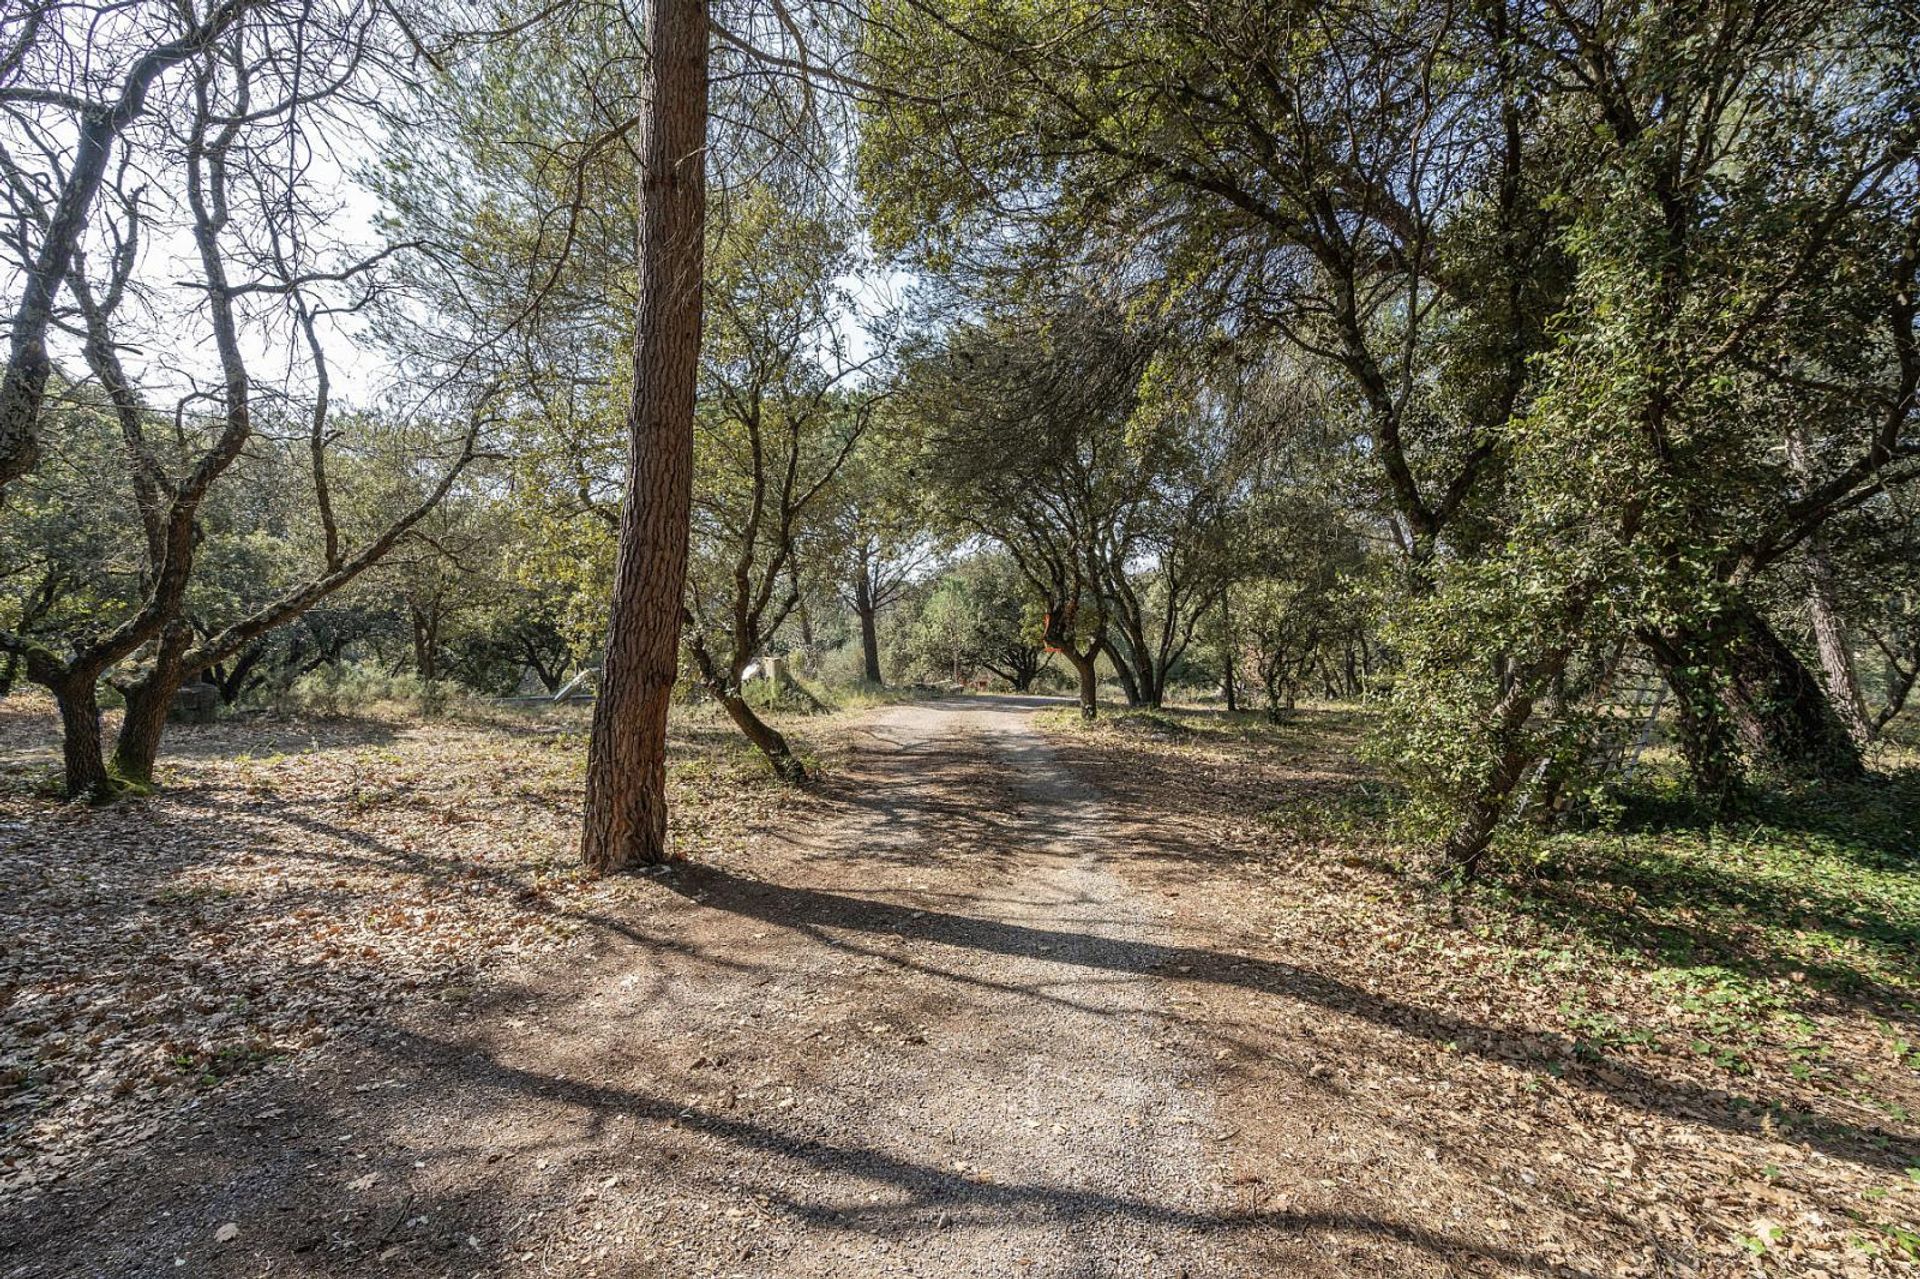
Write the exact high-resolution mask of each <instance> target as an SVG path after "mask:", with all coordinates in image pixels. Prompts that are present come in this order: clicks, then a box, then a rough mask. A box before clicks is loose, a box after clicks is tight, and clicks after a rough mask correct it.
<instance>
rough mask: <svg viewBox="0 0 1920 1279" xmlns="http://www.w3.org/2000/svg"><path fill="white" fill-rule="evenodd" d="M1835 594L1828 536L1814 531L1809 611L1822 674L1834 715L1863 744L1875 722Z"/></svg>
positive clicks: (1809, 562)
mask: <svg viewBox="0 0 1920 1279" xmlns="http://www.w3.org/2000/svg"><path fill="white" fill-rule="evenodd" d="M1836 595H1837V592H1836V591H1835V587H1834V573H1833V560H1832V558H1831V557H1830V556H1829V555H1828V554H1827V543H1826V538H1825V537H1824V536H1822V535H1821V534H1819V533H1815V534H1813V535H1812V536H1811V537H1809V538H1808V539H1807V612H1808V614H1809V615H1810V616H1811V617H1812V619H1813V642H1814V647H1815V649H1816V650H1817V651H1818V652H1819V654H1820V673H1821V676H1822V678H1823V681H1824V683H1825V685H1826V690H1827V700H1828V701H1829V702H1831V703H1832V704H1833V711H1834V714H1836V715H1838V716H1839V717H1840V722H1841V724H1842V725H1844V726H1845V727H1846V730H1847V734H1848V735H1849V736H1850V737H1852V738H1853V740H1854V742H1855V743H1856V744H1858V745H1861V746H1864V745H1866V743H1867V742H1868V741H1870V740H1872V737H1873V725H1872V723H1871V721H1870V720H1869V719H1868V717H1867V699H1866V698H1865V696H1863V695H1862V694H1861V692H1860V677H1859V674H1858V672H1857V671H1856V670H1855V669H1854V664H1853V650H1852V649H1851V648H1849V647H1847V631H1846V627H1845V626H1844V625H1843V624H1842V622H1841V620H1840V606H1839V603H1838V602H1837V599H1836Z"/></svg>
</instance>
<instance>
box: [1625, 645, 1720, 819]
mask: <svg viewBox="0 0 1920 1279" xmlns="http://www.w3.org/2000/svg"><path fill="white" fill-rule="evenodd" d="M1641 640H1642V642H1643V643H1645V645H1646V648H1647V652H1648V653H1649V654H1650V655H1651V656H1652V658H1653V662H1654V666H1655V668H1656V669H1658V670H1659V672H1660V677H1661V678H1662V679H1664V680H1665V681H1666V684H1667V687H1668V689H1670V690H1671V691H1672V693H1673V703H1674V718H1675V721H1676V724H1677V731H1676V733H1675V744H1676V745H1678V746H1679V748H1680V757H1681V758H1682V759H1683V760H1685V761H1686V765H1687V775H1688V777H1689V778H1690V779H1691V781H1692V784H1693V789H1694V793H1695V794H1697V795H1699V796H1700V797H1701V798H1702V799H1704V800H1706V801H1707V802H1708V803H1709V804H1712V805H1713V806H1715V807H1716V808H1718V807H1723V806H1724V805H1726V804H1727V803H1728V802H1729V801H1730V800H1731V799H1732V798H1733V797H1734V796H1735V795H1736V794H1738V793H1739V790H1740V786H1741V776H1740V759H1739V753H1738V749H1737V747H1736V745H1735V743H1734V738H1733V732H1732V729H1731V728H1730V727H1729V726H1728V723H1727V714H1726V707H1725V705H1724V703H1723V702H1722V700H1721V696H1720V692H1719V689H1718V688H1717V687H1716V686H1715V685H1716V679H1715V674H1714V671H1713V668H1712V665H1711V658H1710V655H1709V654H1707V653H1704V652H1701V651H1699V650H1698V649H1697V648H1693V647H1689V646H1688V645H1687V643H1686V641H1685V639H1684V638H1683V637H1680V636H1677V635H1672V634H1667V633H1663V632H1658V631H1648V632H1646V633H1644V634H1643V635H1642V636H1641Z"/></svg>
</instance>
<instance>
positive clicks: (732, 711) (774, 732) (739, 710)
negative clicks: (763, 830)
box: [717, 693, 807, 782]
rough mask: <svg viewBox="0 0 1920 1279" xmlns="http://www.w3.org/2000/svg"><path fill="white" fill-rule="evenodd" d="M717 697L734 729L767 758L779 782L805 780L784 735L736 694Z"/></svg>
mask: <svg viewBox="0 0 1920 1279" xmlns="http://www.w3.org/2000/svg"><path fill="white" fill-rule="evenodd" d="M717 696H718V697H719V699H720V705H722V706H724V707H725V708H726V711H727V717H728V718H729V719H731V720H732V721H733V723H734V727H736V728H738V729H739V730H740V734H741V736H743V737H745V738H746V739H747V740H748V741H750V742H752V743H753V744H754V746H755V747H756V748H757V749H758V750H759V751H760V753H761V754H762V755H765V756H766V757H767V763H769V764H771V765H773V771H774V773H775V774H776V775H778V776H779V778H780V780H781V781H783V782H804V781H806V780H807V770H806V766H805V765H803V764H802V763H801V762H800V760H799V757H798V756H796V755H795V754H794V753H793V748H792V747H790V746H788V745H787V739H786V735H785V734H783V733H782V732H781V731H780V730H779V729H777V728H775V727H774V726H773V725H771V724H769V723H767V721H765V720H763V719H761V718H760V717H759V716H758V715H757V714H755V713H754V709H753V707H751V706H749V705H748V704H747V699H746V698H744V697H742V696H740V695H739V694H738V693H721V694H718V695H717Z"/></svg>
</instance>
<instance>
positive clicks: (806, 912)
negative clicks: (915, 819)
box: [664, 867, 1920, 1170]
mask: <svg viewBox="0 0 1920 1279" xmlns="http://www.w3.org/2000/svg"><path fill="white" fill-rule="evenodd" d="M664 882H665V883H667V884H668V885H670V886H671V887H672V888H673V889H674V890H675V891H677V892H681V893H685V894H687V895H688V896H690V897H692V898H694V899H695V900H696V901H699V902H701V903H703V904H706V905H710V906H713V907H716V908H718V909H721V910H728V911H733V912H737V913H740V914H744V915H748V916H751V917H753V918H756V919H760V920H764V921H765V922H767V923H770V924H779V925H783V926H790V927H807V926H812V927H818V928H830V929H837V930H843V931H846V932H853V933H869V934H871V933H898V934H899V935H901V936H902V937H906V938H909V939H914V940H919V941H923V942H931V943H936V944H941V945H946V946H953V947H961V948H968V949H974V950H980V951H988V952H993V953H999V954H1007V955H1023V956H1032V957H1040V956H1045V957H1046V958H1048V959H1051V960H1053V961H1054V962H1057V963H1068V964H1078V965H1083V966H1086V967H1091V968H1102V969H1108V970H1112V971H1117V972H1127V973H1134V974H1139V975H1143V976H1144V975H1154V976H1159V977H1162V978H1166V979H1168V980H1173V981H1195V982H1211V983H1218V984H1222V985H1231V986H1238V987H1242V988H1245V989H1249V990H1256V991H1262V992H1265V993H1269V994H1273V995H1277V996H1280V997H1283V998H1288V999H1295V1000H1300V1001H1303V1002H1306V1003H1310V1004H1313V1005H1315V1006H1318V1007H1320V1008H1324V1009H1327V1010H1329V1011H1331V1012H1337V1013H1341V1014H1344V1015H1346V1016H1351V1017H1356V1018H1359V1019H1361V1020H1363V1021H1367V1022H1371V1023H1374V1024H1375V1025H1378V1026H1382V1027H1385V1028H1388V1029H1390V1030H1394V1031H1398V1032H1401V1033H1404V1034H1409V1035H1414V1036H1417V1037H1419V1038H1421V1039H1425V1040H1427V1041H1429V1042H1431V1043H1433V1044H1436V1045H1444V1046H1447V1047H1450V1048H1452V1049H1455V1050H1457V1051H1460V1052H1463V1053H1469V1054H1472V1055H1475V1056H1479V1057H1483V1058H1485V1059H1487V1060H1490V1061H1494V1062H1496V1063H1499V1064H1502V1065H1507V1066H1512V1067H1514V1068H1517V1069H1524V1070H1530V1071H1535V1072H1539V1073H1542V1074H1555V1075H1558V1076H1559V1077H1560V1078H1561V1079H1562V1080H1563V1082H1565V1083H1566V1084H1567V1085H1569V1086H1571V1087H1574V1088H1577V1089H1581V1090H1583V1091H1587V1092H1593V1093H1598V1094H1601V1095H1604V1096H1606V1097H1607V1098H1609V1099H1610V1100H1612V1101H1614V1102H1616V1103H1618V1104H1620V1105H1623V1106H1626V1107H1628V1108H1632V1109H1642V1110H1648V1111H1651V1112H1654V1113H1657V1114H1661V1115H1664V1116H1667V1117H1669V1118H1674V1119H1681V1120H1691V1121H1695V1122H1701V1123H1705V1124H1708V1125H1710V1126H1712V1127H1714V1128H1718V1129H1720V1130H1721V1131H1724V1132H1727V1133H1731V1134H1734V1135H1737V1136H1741V1137H1749V1138H1759V1139H1777V1138H1778V1137H1779V1136H1781V1135H1788V1136H1790V1137H1791V1138H1792V1139H1794V1140H1798V1141H1803V1142H1805V1143H1807V1144H1809V1145H1811V1146H1813V1147H1815V1148H1816V1149H1819V1150H1821V1151H1823V1152H1825V1153H1826V1154H1829V1155H1831V1156H1833V1157H1835V1158H1839V1159H1845V1160H1849V1161H1851V1162H1854V1163H1857V1164H1861V1165H1863V1166H1870V1167H1877V1168H1884V1169H1892V1170H1898V1169H1903V1168H1907V1167H1911V1166H1914V1165H1915V1164H1916V1163H1920V1141H1916V1140H1914V1139H1912V1138H1909V1137H1906V1136H1903V1135H1901V1134H1897V1133H1892V1132H1888V1131H1885V1130H1883V1129H1878V1128H1871V1127H1864V1126H1861V1125H1857V1124H1852V1123H1849V1122H1846V1121H1844V1120H1839V1119H1835V1118H1833V1117H1831V1116H1825V1115H1821V1114H1817V1113H1810V1112H1790V1111H1787V1110H1785V1109H1784V1108H1782V1107H1780V1106H1778V1105H1776V1104H1772V1103H1769V1102H1766V1101H1764V1100H1761V1099H1759V1098H1755V1097H1749V1096H1744V1095H1742V1094H1740V1093H1736V1092H1732V1091H1729V1090H1726V1089H1719V1088H1708V1087H1704V1086H1702V1085H1699V1084H1695V1083H1691V1082H1686V1081H1680V1080H1672V1079H1666V1078H1663V1077H1661V1076H1659V1075H1656V1074H1654V1073H1652V1072H1650V1071H1647V1070H1644V1069H1641V1068H1639V1067H1637V1066H1634V1065H1631V1064H1628V1063H1623V1062H1617V1061H1616V1062H1610V1063H1608V1065H1607V1066H1606V1067H1605V1068H1604V1069H1589V1068H1588V1067H1587V1066H1585V1065H1583V1064H1582V1063H1581V1061H1580V1053H1579V1051H1578V1046H1577V1044H1576V1042H1575V1041H1574V1040H1573V1039H1571V1038H1569V1037H1567V1036H1564V1035H1556V1034H1542V1033H1539V1032H1534V1031H1528V1030H1519V1029H1513V1028H1508V1027H1502V1026H1498V1025H1488V1024H1482V1023H1479V1022H1475V1021H1471V1020H1468V1019H1466V1018H1463V1017H1459V1016H1455V1015H1453V1014H1450V1013H1446V1012H1443V1011H1439V1010H1436V1009H1431V1008H1424V1007H1420V1006H1418V1005H1415V1004H1410V1003H1406V1002H1403V1001H1400V1000H1395V999H1392V998H1389V997H1387V996H1383V995H1378V994H1375V993H1373V992H1371V991H1368V990H1364V989H1362V988H1360V987H1358V986H1355V985H1352V984H1351V983H1348V982H1345V981H1341V980H1339V979H1338V978H1334V977H1329V976H1325V975H1323V974H1320V973H1317V972H1313V971H1311V970H1308V969H1304V968H1299V967H1296V966H1294V965H1291V964H1286V963H1281V962H1279V961H1276V960H1270V959H1256V958H1251V957H1247V956H1238V955H1231V954H1223V953H1219V952H1215V951H1210V950H1204V949H1200V948H1196V947H1188V946H1168V945H1160V944H1155V943H1148V942H1138V941H1118V940H1111V939H1107V938H1102V937H1098V936H1092V935H1088V934H1086V933H1076V932H1065V931H1060V930H1054V929H1041V928H1031V927H1027V926H1023V925H1018V924H1008V923H1001V922H999V921H996V920H991V919H980V918H975V917H971V916H966V915H958V914H952V913H948V912H943V911H937V910H918V909H914V908H911V907H908V906H900V905H894V904H891V903H888V902H881V901H875V900H871V899H867V898H861V897H850V896H845V895H842V894H837V893H828V892H822V891H819V890H816V889H809V888H799V887H793V886H786V885H780V884H773V883H766V882H763V881H758V880H753V879H746V878H742V877H739V876H735V875H731V874H729V873H727V872H725V871H720V870H715V869H711V868H705V867H684V868H680V869H678V870H676V871H675V872H674V873H673V874H672V875H670V876H668V877H666V879H665V880H664ZM1176 974H1177V976H1176Z"/></svg>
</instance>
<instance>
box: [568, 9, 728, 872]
mask: <svg viewBox="0 0 1920 1279" xmlns="http://www.w3.org/2000/svg"><path fill="white" fill-rule="evenodd" d="M707 23H708V14H707V4H706V0H652V3H651V4H649V5H648V7H647V10H646V19H645V31H644V35H645V44H646V47H647V48H648V49H649V50H651V51H652V56H651V57H650V58H649V59H648V61H647V65H646V71H645V74H644V83H643V84H642V86H641V89H642V91H641V94H640V100H641V103H642V106H641V115H640V126H639V134H640V136H639V142H638V148H637V151H638V155H639V158H640V213H639V223H640V225H639V234H638V267H639V272H638V275H639V278H638V285H639V288H638V293H639V304H638V316H637V329H636V333H635V339H634V353H633V373H634V382H633V403H632V406H631V409H630V411H629V413H628V418H627V429H628V440H627V472H626V500H625V502H624V503H623V505H622V508H621V513H620V538H619V547H618V551H617V553H616V559H615V564H614V584H613V599H612V620H611V623H610V625H609V627H608V632H607V646H606V659H605V663H604V665H603V667H602V670H601V685H600V696H599V698H598V699H597V700H596V701H595V702H594V708H593V732H592V738H591V744H590V748H589V758H588V766H587V783H586V805H585V820H584V822H583V825H582V833H581V845H580V851H581V858H582V860H583V861H584V862H585V863H586V866H587V868H588V869H589V870H592V871H594V872H607V871H615V870H620V869H622V868H624V867H627V866H632V865H636V864H653V863H659V862H664V861H666V860H667V857H668V850H667V794H666V749H667V710H668V707H669V705H670V703H671V701H672V698H673V685H674V680H675V677H676V675H677V674H678V670H679V656H680V619H681V596H682V593H683V591H684V590H685V588H686V575H687V527H688V518H689V512H690V509H691V500H692V483H693V409H694V393H695V386H696V383H697V381H698V377H699V365H700V316H701V282H702V272H703V269H704V252H703V250H704V245H703V240H704V237H705V233H706V132H707V40H708V29H707Z"/></svg>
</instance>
